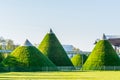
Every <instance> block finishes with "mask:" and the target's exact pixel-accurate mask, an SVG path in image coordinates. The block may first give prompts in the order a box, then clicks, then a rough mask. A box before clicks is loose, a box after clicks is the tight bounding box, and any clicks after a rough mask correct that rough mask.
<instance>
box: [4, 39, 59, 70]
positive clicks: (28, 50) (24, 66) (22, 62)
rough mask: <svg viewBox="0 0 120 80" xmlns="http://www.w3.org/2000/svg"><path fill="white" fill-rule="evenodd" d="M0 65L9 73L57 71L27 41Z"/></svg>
mask: <svg viewBox="0 0 120 80" xmlns="http://www.w3.org/2000/svg"><path fill="white" fill-rule="evenodd" d="M2 64H3V65H4V66H5V67H8V68H10V71H45V70H48V71H50V70H57V68H56V66H55V65H54V64H53V63H52V62H51V61H50V60H49V59H48V58H47V57H46V56H44V55H43V54H42V53H41V52H40V51H39V50H38V49H37V48H36V47H34V46H32V45H31V44H30V43H29V42H28V41H27V42H26V43H25V44H24V45H22V46H19V47H17V48H16V49H15V50H14V51H13V52H12V53H11V54H10V55H9V56H8V57H7V58H6V59H4V60H3V62H2Z"/></svg>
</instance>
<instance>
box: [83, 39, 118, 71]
mask: <svg viewBox="0 0 120 80" xmlns="http://www.w3.org/2000/svg"><path fill="white" fill-rule="evenodd" d="M113 66H120V59H119V57H118V55H117V53H116V52H115V50H114V49H113V47H112V45H111V44H110V43H109V41H108V40H100V41H99V42H98V43H97V44H96V46H95V48H94V49H93V51H92V52H91V54H90V55H89V57H88V59H87V60H86V62H85V64H84V65H83V68H82V69H83V70H103V69H108V68H109V67H110V70H111V69H113ZM105 67H106V68H105ZM111 67H112V68H111Z"/></svg>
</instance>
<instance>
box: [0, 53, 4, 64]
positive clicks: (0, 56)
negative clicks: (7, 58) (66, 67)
mask: <svg viewBox="0 0 120 80" xmlns="http://www.w3.org/2000/svg"><path fill="white" fill-rule="evenodd" d="M3 59H4V57H3V54H2V53H0V63H1V62H2V60H3Z"/></svg>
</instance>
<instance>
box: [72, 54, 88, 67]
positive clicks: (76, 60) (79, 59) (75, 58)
mask: <svg viewBox="0 0 120 80" xmlns="http://www.w3.org/2000/svg"><path fill="white" fill-rule="evenodd" d="M86 59H87V56H86V55H85V54H79V53H78V54H76V55H74V56H73V57H72V58H71V61H72V63H73V65H74V66H75V67H79V66H82V65H83V63H84V62H85V61H86ZM82 60H83V62H82Z"/></svg>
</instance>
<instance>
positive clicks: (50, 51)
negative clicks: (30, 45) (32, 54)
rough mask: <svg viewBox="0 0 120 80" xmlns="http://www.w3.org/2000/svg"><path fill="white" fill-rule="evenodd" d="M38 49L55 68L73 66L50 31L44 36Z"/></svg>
mask: <svg viewBox="0 0 120 80" xmlns="http://www.w3.org/2000/svg"><path fill="white" fill-rule="evenodd" d="M38 48H39V50H40V51H41V52H42V53H43V54H44V55H45V56H47V57H48V58H49V59H50V60H51V61H52V62H53V63H54V64H55V65H56V66H73V64H72V62H71V61H70V59H69V57H68V56H67V53H66V52H65V50H64V49H63V47H62V45H61V44H60V42H59V40H58V39H57V37H56V35H55V34H54V33H53V32H52V30H50V33H47V34H46V36H45V37H44V39H43V40H42V42H41V44H40V45H39V46H38Z"/></svg>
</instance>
